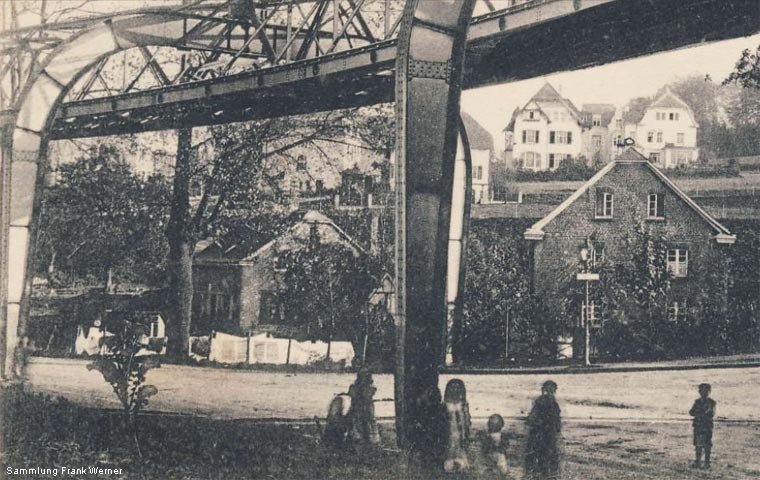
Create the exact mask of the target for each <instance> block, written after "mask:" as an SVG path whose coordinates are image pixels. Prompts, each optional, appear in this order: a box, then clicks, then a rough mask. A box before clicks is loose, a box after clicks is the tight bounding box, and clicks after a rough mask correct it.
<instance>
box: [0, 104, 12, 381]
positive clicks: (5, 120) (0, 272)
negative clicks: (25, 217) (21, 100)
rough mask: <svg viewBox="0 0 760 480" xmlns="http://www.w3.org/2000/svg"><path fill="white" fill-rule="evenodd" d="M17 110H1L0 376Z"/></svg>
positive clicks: (0, 374) (3, 361)
mask: <svg viewBox="0 0 760 480" xmlns="http://www.w3.org/2000/svg"><path fill="white" fill-rule="evenodd" d="M15 124H16V112H13V111H3V112H0V377H2V378H5V377H6V375H5V366H6V365H7V364H8V363H9V362H8V360H7V359H6V356H7V352H8V348H7V345H6V342H7V338H8V336H7V334H6V325H7V318H8V303H7V299H8V295H7V290H8V234H9V225H10V220H9V219H10V208H11V148H12V144H11V139H12V138H13V127H14V126H15Z"/></svg>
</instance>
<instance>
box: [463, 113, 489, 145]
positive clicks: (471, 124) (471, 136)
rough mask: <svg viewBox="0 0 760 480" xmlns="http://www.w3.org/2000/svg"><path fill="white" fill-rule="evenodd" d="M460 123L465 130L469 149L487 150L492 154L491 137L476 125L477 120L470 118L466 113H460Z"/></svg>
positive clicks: (479, 125) (486, 131)
mask: <svg viewBox="0 0 760 480" xmlns="http://www.w3.org/2000/svg"><path fill="white" fill-rule="evenodd" d="M461 114H462V122H464V127H465V129H467V139H468V140H469V141H470V148H471V149H472V150H488V151H489V152H493V137H492V136H491V134H490V133H488V130H486V129H485V128H483V126H482V125H481V124H480V123H478V121H477V120H475V119H474V118H472V116H470V115H469V114H468V113H466V112H461Z"/></svg>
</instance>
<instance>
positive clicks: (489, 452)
mask: <svg viewBox="0 0 760 480" xmlns="http://www.w3.org/2000/svg"><path fill="white" fill-rule="evenodd" d="M503 429H504V418H503V417H502V416H501V415H499V414H496V413H494V414H493V415H491V416H490V417H488V432H487V433H486V434H485V435H484V437H483V438H482V440H481V442H482V445H483V454H484V455H485V457H486V459H487V461H488V463H489V464H490V465H489V466H490V467H492V468H494V467H495V468H496V470H498V471H499V472H500V473H501V474H503V475H506V474H507V447H508V446H509V440H508V439H507V434H506V432H504V431H503Z"/></svg>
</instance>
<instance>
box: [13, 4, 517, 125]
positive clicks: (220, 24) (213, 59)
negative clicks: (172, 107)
mask: <svg viewBox="0 0 760 480" xmlns="http://www.w3.org/2000/svg"><path fill="white" fill-rule="evenodd" d="M16 1H19V0H11V1H10V2H9V3H7V4H5V5H4V6H3V7H1V8H2V13H3V15H4V17H5V18H4V19H3V22H2V24H1V25H2V27H3V30H4V31H3V32H2V33H0V87H1V88H0V109H3V110H5V109H10V108H13V106H14V104H15V100H16V99H17V98H18V95H19V93H20V89H21V87H22V86H23V85H24V84H25V83H26V82H25V80H26V79H28V78H29V76H30V75H31V74H32V73H33V70H34V67H35V66H37V65H39V64H40V63H42V61H43V60H44V58H45V56H46V55H48V54H49V53H51V52H52V51H54V50H55V48H56V47H58V46H59V45H61V44H62V43H64V42H66V41H67V40H68V39H70V38H71V37H72V36H74V35H76V34H77V33H78V32H80V31H83V30H85V29H87V28H88V27H91V26H93V25H95V24H97V23H99V22H102V21H103V20H104V19H107V18H108V15H93V16H90V17H88V18H82V19H70V20H65V19H64V20H59V21H55V22H45V21H43V22H42V23H41V24H40V25H36V26H32V27H25V28H19V27H18V25H17V23H16V18H17V13H18V12H17V11H16V9H15V8H14V5H15V2H16ZM88 1H89V0H82V3H81V4H80V5H79V6H82V5H85V4H87V2H88ZM166 1H168V2H171V1H172V0H166ZM177 1H182V0H174V2H175V3H176V2H177ZM497 1H498V0H497ZM520 1H521V2H525V0H520ZM502 2H503V0H502ZM53 3H54V2H53ZM154 3H155V2H154ZM403 3H404V2H403V0H184V2H183V3H182V4H180V5H175V6H169V7H163V8H149V9H140V10H134V11H127V12H119V14H120V15H124V14H129V13H134V14H135V18H137V16H138V15H144V14H146V13H154V14H155V19H154V20H153V21H151V22H149V23H147V24H146V23H144V22H138V23H135V24H134V25H131V26H129V27H128V28H129V29H130V30H131V32H130V33H131V34H133V35H135V36H136V37H142V38H146V37H147V38H151V39H152V40H153V41H152V42H151V43H153V44H154V45H160V46H155V47H137V48H133V49H128V50H124V51H122V52H119V53H117V54H115V55H112V56H110V57H107V58H103V59H102V60H101V61H99V62H98V63H97V64H96V65H95V66H94V68H92V69H91V70H90V71H89V72H88V74H87V75H85V76H84V77H83V78H82V79H81V80H80V81H79V82H78V83H77V85H75V86H74V88H72V89H71V91H70V92H69V93H68V95H67V97H66V99H65V100H66V101H79V100H85V99H92V98H102V97H110V96H114V95H119V94H124V93H129V92H133V91H141V90H146V89H151V88H158V87H166V86H171V85H178V84H183V83H188V82H193V81H198V80H207V79H212V78H219V77H224V76H226V75H231V74H235V73H239V72H242V71H250V70H259V69H262V68H267V67H273V66H277V65H283V64H286V63H290V62H294V61H298V60H305V59H310V58H316V57H320V56H324V55H328V54H331V53H337V52H341V51H345V50H349V49H353V48H359V47H363V46H367V45H370V44H375V43H378V42H382V41H385V40H390V39H393V38H395V36H396V35H397V30H398V25H399V22H400V19H401V11H402V8H403ZM481 3H482V5H483V8H484V9H485V10H487V11H494V9H495V7H494V4H493V2H492V1H491V0H481ZM513 3H514V2H513ZM518 3H520V2H518ZM72 10H73V9H72ZM64 14H65V12H61V13H59V14H58V15H57V17H58V18H60V17H61V16H62V15H64ZM142 18H144V17H142ZM135 43H143V42H135Z"/></svg>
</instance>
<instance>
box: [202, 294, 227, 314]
mask: <svg viewBox="0 0 760 480" xmlns="http://www.w3.org/2000/svg"><path fill="white" fill-rule="evenodd" d="M205 307H206V314H207V315H208V316H209V317H211V318H227V316H228V315H229V313H230V297H229V295H227V294H224V293H218V292H208V294H207V296H206V305H205Z"/></svg>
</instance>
